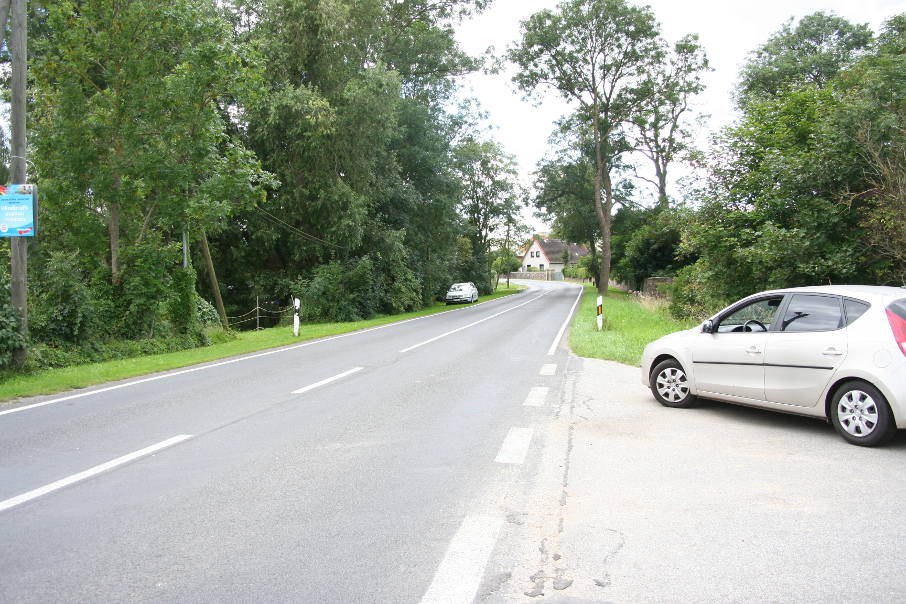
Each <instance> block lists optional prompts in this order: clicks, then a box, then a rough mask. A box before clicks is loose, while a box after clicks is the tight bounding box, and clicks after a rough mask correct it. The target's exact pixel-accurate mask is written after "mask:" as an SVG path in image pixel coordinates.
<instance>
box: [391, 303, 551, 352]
mask: <svg viewBox="0 0 906 604" xmlns="http://www.w3.org/2000/svg"><path fill="white" fill-rule="evenodd" d="M547 294H548V292H544V293H543V294H541V295H540V296H536V297H534V298H532V299H531V300H529V301H528V302H523V303H522V304H517V305H516V306H511V307H509V308H508V309H506V310H502V311H500V312H499V313H496V314H493V315H491V316H490V317H485V318H484V319H480V320H478V321H475V322H474V323H469V324H468V325H463V326H462V327H459V328H457V329H453V330H451V331H448V332H447V333H442V334H440V335H439V336H434V337H433V338H431V339H430V340H425V341H424V342H419V343H418V344H416V345H414V346H410V347H409V348H403V349H402V350H400V352H401V353H402V352H409V351H410V350H415V349H416V348H420V347H422V346H424V345H425V344H430V343H431V342H436V341H437V340H439V339H441V338H446V337H447V336H451V335H453V334H454V333H457V332H460V331H462V330H463V329H468V328H470V327H474V326H476V325H478V324H479V323H484V322H485V321H490V320H491V319H494V318H496V317H499V316H500V315H503V314H506V313H508V312H510V311H511V310H516V309H517V308H522V307H523V306H525V305H526V304H531V303H532V302H534V301H535V300H538V299H539V298H543V297H544V296H546V295H547Z"/></svg>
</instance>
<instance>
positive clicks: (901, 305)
mask: <svg viewBox="0 0 906 604" xmlns="http://www.w3.org/2000/svg"><path fill="white" fill-rule="evenodd" d="M887 310H889V311H890V312H892V313H893V314H895V315H896V316H898V317H900V318H901V319H903V320H904V321H906V298H903V299H902V300H897V301H895V302H891V303H890V306H888V307H887Z"/></svg>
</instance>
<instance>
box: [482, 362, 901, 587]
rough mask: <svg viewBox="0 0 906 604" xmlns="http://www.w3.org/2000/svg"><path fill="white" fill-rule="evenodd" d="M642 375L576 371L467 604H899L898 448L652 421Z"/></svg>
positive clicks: (731, 410)
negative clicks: (476, 593) (471, 602)
mask: <svg viewBox="0 0 906 604" xmlns="http://www.w3.org/2000/svg"><path fill="white" fill-rule="evenodd" d="M638 372H639V370H638V368H636V367H628V366H625V365H620V364H618V363H611V362H607V361H598V360H590V359H579V358H577V357H574V356H573V357H571V358H570V359H569V361H568V364H567V375H566V377H565V380H564V382H563V388H562V391H561V392H560V400H559V403H558V404H559V407H558V408H557V409H556V410H555V413H554V414H553V417H552V419H551V421H550V423H549V424H548V425H547V426H546V428H545V430H544V433H543V434H542V435H539V440H540V441H542V442H543V448H542V451H541V453H540V455H539V458H538V459H539V461H538V466H537V475H536V479H535V480H534V481H533V482H532V484H531V486H526V488H525V489H524V490H523V492H522V493H521V498H519V499H518V500H517V499H515V498H514V500H512V501H511V502H510V505H511V506H512V508H513V509H511V510H510V518H518V519H519V521H518V522H512V520H511V521H510V522H509V523H508V524H507V526H506V530H505V531H504V535H503V537H501V540H500V542H499V543H498V547H497V550H496V552H497V553H496V554H495V556H494V558H492V560H491V562H490V563H489V567H488V572H487V573H486V578H485V581H484V583H483V584H482V588H481V590H480V592H479V597H478V598H477V601H480V602H488V603H500V602H544V603H558V604H577V603H582V602H827V601H834V602H869V601H872V602H902V601H903V600H904V597H906V575H904V573H903V572H902V569H903V568H904V563H906V526H904V523H903V522H902V510H903V502H904V501H906V464H904V461H906V434H903V433H901V434H898V435H897V437H896V438H895V440H894V441H893V443H892V444H891V445H890V446H888V447H884V448H880V449H866V448H859V447H855V446H852V445H848V444H846V443H845V442H843V441H842V440H841V439H840V438H839V437H838V436H837V435H836V434H835V433H834V431H833V429H832V428H831V427H830V426H829V425H827V424H825V423H823V422H820V421H816V420H813V419H807V418H800V417H796V416H788V415H781V414H775V413H770V412H767V411H760V410H755V409H749V408H744V407H739V406H734V405H728V404H723V403H716V402H714V403H712V402H704V403H703V404H702V405H701V406H700V407H698V408H695V409H685V410H684V409H668V408H665V407H662V406H660V405H658V404H657V403H656V402H655V400H654V399H653V397H652V396H651V394H650V392H649V391H648V390H647V389H646V388H644V387H643V386H642V385H641V384H640V383H639V373H638Z"/></svg>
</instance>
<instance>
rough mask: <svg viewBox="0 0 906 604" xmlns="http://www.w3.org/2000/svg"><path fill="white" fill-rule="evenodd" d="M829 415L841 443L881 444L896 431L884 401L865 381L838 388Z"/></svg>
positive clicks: (863, 445)
mask: <svg viewBox="0 0 906 604" xmlns="http://www.w3.org/2000/svg"><path fill="white" fill-rule="evenodd" d="M830 416H831V417H830V420H831V423H832V424H833V426H834V429H835V430H837V433H838V434H839V435H840V436H842V437H843V440H845V441H846V442H848V443H852V444H854V445H859V446H862V447H876V446H878V445H882V444H884V443H885V442H887V441H888V440H890V439H891V438H892V437H893V435H894V434H895V433H896V431H897V425H896V423H895V422H894V419H893V413H892V412H891V411H890V405H888V404H887V399H886V398H885V397H884V395H883V394H881V391H880V390H878V389H877V388H875V387H874V386H872V385H871V384H869V383H868V382H862V381H858V380H854V381H851V382H846V383H845V384H843V385H842V386H840V388H838V389H837V391H836V392H835V393H834V396H833V398H832V399H831V407H830Z"/></svg>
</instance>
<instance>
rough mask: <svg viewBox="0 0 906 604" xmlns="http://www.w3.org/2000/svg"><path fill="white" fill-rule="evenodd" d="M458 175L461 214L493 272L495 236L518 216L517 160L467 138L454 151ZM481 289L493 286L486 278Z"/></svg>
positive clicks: (495, 146) (496, 147)
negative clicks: (491, 255)
mask: <svg viewBox="0 0 906 604" xmlns="http://www.w3.org/2000/svg"><path fill="white" fill-rule="evenodd" d="M455 157H456V173H457V175H458V177H459V180H460V181H461V183H462V193H461V201H460V212H461V213H462V216H463V218H464V219H465V222H466V224H467V228H468V234H469V237H470V239H471V240H472V243H473V250H474V252H475V253H476V254H477V257H478V258H479V259H480V260H481V261H482V263H483V265H484V266H485V268H486V269H487V270H488V274H489V273H490V265H491V257H490V252H491V244H492V236H493V235H494V233H495V232H496V231H498V230H499V229H500V228H501V227H503V228H504V229H505V228H506V227H507V226H509V227H510V228H512V226H513V225H514V224H516V223H517V222H518V221H517V216H518V214H519V206H518V201H517V186H516V167H515V160H514V159H513V158H512V157H511V156H509V155H507V154H506V153H504V152H503V150H502V149H501V147H500V145H498V144H497V143H495V142H492V141H482V140H476V139H474V138H468V139H466V140H465V141H463V142H462V143H461V144H459V145H458V146H457V147H456V149H455ZM482 281H484V283H483V284H481V285H482V290H483V291H487V290H488V289H489V288H490V287H491V284H490V283H489V281H488V280H487V279H484V280H482Z"/></svg>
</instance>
